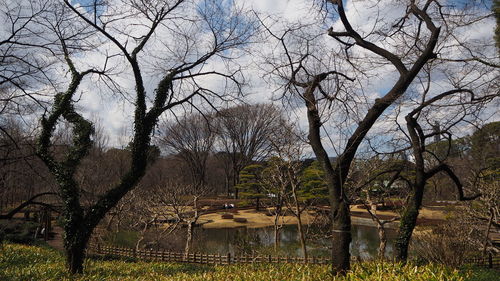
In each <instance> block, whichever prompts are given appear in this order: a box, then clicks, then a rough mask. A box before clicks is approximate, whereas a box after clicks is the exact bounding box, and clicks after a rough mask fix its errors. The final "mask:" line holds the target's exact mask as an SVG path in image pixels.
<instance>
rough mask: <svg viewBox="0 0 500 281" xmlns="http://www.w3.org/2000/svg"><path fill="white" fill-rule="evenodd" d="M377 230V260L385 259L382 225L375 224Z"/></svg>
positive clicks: (384, 240) (385, 243)
mask: <svg viewBox="0 0 500 281" xmlns="http://www.w3.org/2000/svg"><path fill="white" fill-rule="evenodd" d="M377 228H378V238H379V239H380V243H379V245H378V257H379V259H381V260H383V259H385V248H386V246H387V236H386V234H385V228H384V225H383V224H381V223H377Z"/></svg>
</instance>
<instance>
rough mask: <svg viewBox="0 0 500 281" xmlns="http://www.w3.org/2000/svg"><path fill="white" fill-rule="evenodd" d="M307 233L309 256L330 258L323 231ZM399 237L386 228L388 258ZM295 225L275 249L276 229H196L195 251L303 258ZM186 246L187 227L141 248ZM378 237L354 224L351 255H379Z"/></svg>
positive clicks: (118, 242)
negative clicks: (396, 238)
mask: <svg viewBox="0 0 500 281" xmlns="http://www.w3.org/2000/svg"><path fill="white" fill-rule="evenodd" d="M304 227H305V231H306V233H307V234H306V237H308V239H307V248H308V253H309V254H310V255H313V256H317V257H320V256H329V255H330V252H329V249H328V248H329V246H330V245H331V243H332V242H331V240H329V239H327V238H326V237H324V235H322V232H321V230H320V229H318V228H317V227H314V226H304ZM395 237H396V232H395V230H392V229H387V240H388V243H387V247H386V256H387V257H389V258H390V257H392V256H393V251H394V247H393V242H394V239H395ZM105 240H106V241H107V243H109V244H112V245H115V246H122V247H135V245H136V242H137V241H138V240H139V233H138V232H133V231H132V232H130V231H121V232H117V233H114V234H112V235H111V237H108V238H105ZM299 241H300V240H299V235H298V231H297V226H296V225H285V226H283V228H282V229H281V231H280V246H279V248H278V249H277V250H275V248H274V228H273V227H272V226H271V227H263V228H246V227H241V228H220V229H204V228H200V227H195V228H194V236H193V246H192V251H194V252H198V253H207V254H221V255H225V254H227V253H231V254H232V255H243V254H249V255H250V254H260V255H268V254H273V255H276V254H278V255H283V256H284V255H290V256H302V250H301V247H300V242H299ZM185 243H186V228H180V229H178V230H177V231H174V232H173V233H170V234H168V235H166V236H161V235H157V233H154V232H149V233H147V235H146V236H145V237H144V239H143V240H142V242H141V245H142V246H143V247H146V248H151V249H164V250H168V251H176V252H181V251H183V250H184V245H185ZM378 246H379V238H378V233H377V229H376V228H375V227H369V226H361V225H353V226H352V242H351V254H352V255H353V256H359V257H360V258H362V259H369V258H373V257H376V256H377V250H378Z"/></svg>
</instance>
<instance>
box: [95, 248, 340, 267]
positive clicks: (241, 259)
mask: <svg viewBox="0 0 500 281" xmlns="http://www.w3.org/2000/svg"><path fill="white" fill-rule="evenodd" d="M87 252H88V253H89V254H94V255H110V256H116V257H122V258H135V259H140V260H146V261H161V262H184V263H199V264H217V265H227V264H234V263H309V264H329V263H331V259H329V258H324V257H308V258H307V260H306V259H304V258H303V257H292V256H271V255H242V256H235V255H231V254H230V253H228V254H226V255H220V254H203V253H189V254H187V255H185V254H184V253H180V252H168V251H156V250H135V249H133V248H122V247H110V246H102V245H99V244H97V245H95V244H91V245H90V246H89V247H88V248H87Z"/></svg>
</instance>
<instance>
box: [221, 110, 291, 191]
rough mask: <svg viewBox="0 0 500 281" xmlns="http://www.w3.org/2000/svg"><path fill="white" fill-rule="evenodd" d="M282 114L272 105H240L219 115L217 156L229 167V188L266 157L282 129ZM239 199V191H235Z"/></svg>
mask: <svg viewBox="0 0 500 281" xmlns="http://www.w3.org/2000/svg"><path fill="white" fill-rule="evenodd" d="M281 119H282V115H281V112H280V111H279V110H278V108H276V107H275V106H273V105H270V104H256V105H239V106H236V107H231V108H228V109H224V110H220V111H219V112H218V114H217V116H216V129H217V140H216V149H217V152H218V153H217V154H216V155H217V156H218V157H219V158H221V159H222V160H223V162H224V164H225V166H226V184H227V186H226V189H227V192H228V193H229V184H230V182H229V181H230V180H231V181H232V182H231V184H232V186H233V187H234V186H236V185H237V184H238V183H239V174H240V172H241V170H243V168H244V167H246V166H247V165H249V164H250V163H252V161H260V160H262V159H264V158H266V157H267V156H268V155H269V152H270V146H271V142H270V140H269V138H270V136H271V135H272V133H273V132H274V131H276V130H278V129H279V126H280V123H281ZM234 192H235V198H238V189H235V190H234Z"/></svg>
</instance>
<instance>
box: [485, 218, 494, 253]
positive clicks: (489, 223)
mask: <svg viewBox="0 0 500 281" xmlns="http://www.w3.org/2000/svg"><path fill="white" fill-rule="evenodd" d="M489 211H490V219H489V220H488V226H487V227H486V233H485V234H484V247H483V255H486V250H487V249H488V240H489V236H490V230H491V224H492V222H493V210H492V209H490V210H489Z"/></svg>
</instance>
